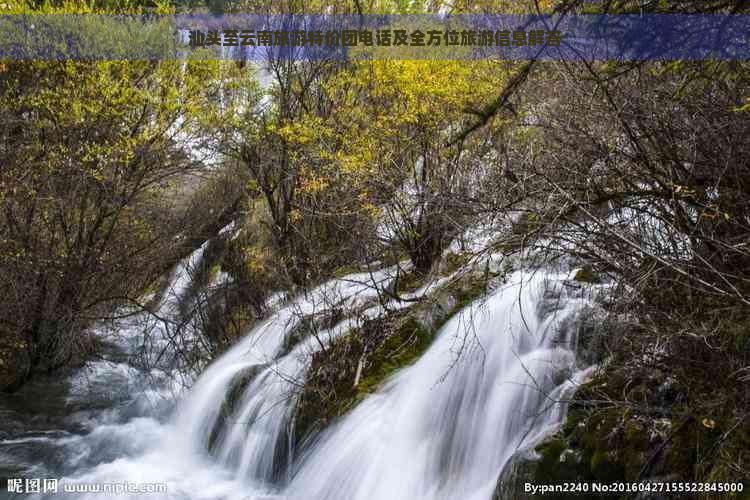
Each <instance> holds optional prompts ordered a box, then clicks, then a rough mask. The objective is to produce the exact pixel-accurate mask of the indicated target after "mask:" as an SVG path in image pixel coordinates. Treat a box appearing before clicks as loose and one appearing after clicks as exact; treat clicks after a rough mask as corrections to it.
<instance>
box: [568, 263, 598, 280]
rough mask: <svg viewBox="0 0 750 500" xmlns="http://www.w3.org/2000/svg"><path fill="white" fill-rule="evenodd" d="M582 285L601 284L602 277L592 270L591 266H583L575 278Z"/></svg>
mask: <svg viewBox="0 0 750 500" xmlns="http://www.w3.org/2000/svg"><path fill="white" fill-rule="evenodd" d="M573 279H574V280H576V281H579V282H581V283H600V282H601V278H600V276H599V275H598V274H597V273H596V272H595V271H594V270H593V268H591V266H583V267H582V268H581V269H579V270H578V271H577V272H576V275H575V277H574V278H573Z"/></svg>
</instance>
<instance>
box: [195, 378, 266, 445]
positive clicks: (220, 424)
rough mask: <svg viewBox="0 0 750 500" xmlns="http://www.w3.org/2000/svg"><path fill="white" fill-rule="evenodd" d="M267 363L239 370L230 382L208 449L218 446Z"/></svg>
mask: <svg viewBox="0 0 750 500" xmlns="http://www.w3.org/2000/svg"><path fill="white" fill-rule="evenodd" d="M266 366H267V365H255V366H251V367H248V368H247V369H245V370H242V371H241V372H239V373H238V374H237V375H235V377H234V378H233V379H232V381H231V382H230V384H229V390H228V391H227V393H226V395H225V396H224V401H222V404H221V408H220V409H219V416H218V418H217V419H216V423H215V424H214V427H213V429H211V433H210V435H209V437H208V449H209V451H213V450H214V448H215V447H216V444H217V442H218V439H219V437H221V436H222V434H223V433H224V432H225V431H226V428H227V425H229V424H230V423H231V422H232V418H233V417H232V416H233V415H234V413H235V410H237V409H238V405H239V403H240V401H241V400H242V395H243V394H244V392H245V389H247V386H248V385H249V384H250V382H251V381H252V380H253V379H254V378H255V376H256V375H258V373H260V372H261V371H262V370H263V369H265V368H266Z"/></svg>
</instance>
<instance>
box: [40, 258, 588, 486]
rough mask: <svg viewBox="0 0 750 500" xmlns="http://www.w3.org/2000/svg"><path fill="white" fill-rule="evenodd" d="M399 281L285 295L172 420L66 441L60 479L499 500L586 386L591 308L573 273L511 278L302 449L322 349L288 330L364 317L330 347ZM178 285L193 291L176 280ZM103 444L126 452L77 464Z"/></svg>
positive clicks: (148, 420) (362, 277)
mask: <svg viewBox="0 0 750 500" xmlns="http://www.w3.org/2000/svg"><path fill="white" fill-rule="evenodd" d="M193 258H194V259H199V258H200V255H194V256H193ZM392 275H393V270H392V269H384V270H381V271H379V272H376V273H360V274H355V275H350V276H346V277H344V278H339V279H335V280H332V281H331V282H328V283H326V284H324V285H321V286H320V287H318V288H316V289H314V290H312V291H310V292H308V293H306V294H304V295H302V296H299V297H296V298H295V299H294V300H291V301H288V302H284V301H283V300H282V299H281V298H280V297H277V300H276V305H275V308H276V311H275V312H274V313H273V314H272V315H271V316H270V317H269V318H267V319H266V320H265V321H262V322H261V323H259V324H258V325H256V326H254V327H253V328H252V329H251V330H250V331H249V332H248V333H247V334H246V335H245V336H244V337H243V339H242V340H240V341H239V342H238V343H237V344H236V345H235V346H233V347H232V348H231V349H230V350H229V351H227V352H226V353H225V354H223V355H222V356H221V357H219V358H218V359H216V360H214V361H213V362H212V363H211V364H209V365H208V366H207V367H206V368H205V370H204V371H203V373H202V374H201V375H200V377H199V378H198V379H197V380H196V381H195V383H194V384H193V386H192V387H191V388H190V390H189V391H187V392H185V393H183V394H182V395H181V397H180V400H179V402H178V404H177V406H176V408H175V409H174V411H172V415H171V417H169V418H167V419H164V418H160V417H158V415H155V416H154V417H149V416H147V415H138V416H137V417H136V418H132V419H129V420H124V421H115V422H113V421H107V422H106V423H104V422H103V424H106V425H102V426H100V427H98V428H95V429H94V430H93V431H92V432H90V433H89V434H86V435H83V436H75V437H70V436H66V437H64V438H62V439H61V443H63V444H65V446H66V447H67V448H66V449H67V452H66V453H68V454H70V453H71V451H70V450H74V451H75V453H77V454H78V456H79V458H78V461H77V462H76V461H75V460H71V466H70V467H69V468H68V472H66V474H67V475H66V478H65V479H63V483H65V482H69V483H83V482H86V483H92V482H117V481H120V482H125V481H127V482H130V483H138V482H140V483H167V485H168V493H167V494H160V495H159V497H160V498H164V499H174V500H177V499H181V500H197V499H209V498H210V499H216V500H218V499H226V500H230V499H231V500H235V499H236V500H253V499H255V500H261V499H263V500H269V499H279V500H281V499H288V500H338V499H341V500H344V499H347V500H349V499H363V500H364V499H368V500H369V499H376V500H381V499H382V500H393V499H395V500H398V499H404V500H406V499H425V500H426V499H430V500H438V499H455V498H466V499H474V498H475V499H478V500H479V499H483V500H488V499H490V498H491V497H492V493H493V491H494V488H495V483H496V480H497V476H498V473H499V471H500V470H501V469H502V467H503V465H504V464H505V463H506V462H507V461H508V459H509V458H510V457H511V455H512V454H513V453H514V452H515V451H516V450H517V449H519V448H520V447H525V446H527V445H529V444H530V443H534V442H535V441H536V440H537V439H539V438H540V436H543V435H544V434H545V433H546V432H547V431H548V430H549V429H551V428H554V426H555V425H557V424H559V423H560V422H561V421H562V418H563V416H564V410H565V405H564V404H558V400H560V399H564V398H565V397H567V395H569V393H570V392H571V389H572V388H574V387H575V386H576V384H577V383H578V381H579V379H580V378H581V376H582V372H581V371H576V370H577V365H576V360H575V355H574V345H575V342H576V328H575V326H576V323H575V320H574V318H575V315H576V311H578V310H579V308H580V306H581V305H582V304H584V303H585V302H587V301H586V300H585V299H584V298H582V297H581V293H580V289H578V288H576V287H570V286H567V285H570V280H568V279H567V275H564V274H558V273H553V272H542V271H536V272H532V271H519V272H515V273H513V274H512V275H511V276H510V277H509V279H508V282H507V283H506V284H505V285H503V286H501V287H499V288H498V289H496V290H495V291H494V292H492V293H490V294H489V295H488V296H486V297H484V298H483V299H482V300H479V301H477V302H476V303H474V304H472V305H470V306H469V307H467V308H465V309H464V310H463V311H461V312H460V313H458V314H456V315H454V317H453V318H452V319H450V320H449V321H448V322H447V323H446V324H445V325H444V326H443V327H442V328H441V330H440V331H439V332H438V333H437V335H436V338H435V340H434V342H433V344H432V346H431V347H430V348H429V349H428V350H427V352H426V353H424V354H423V355H422V357H421V358H420V359H419V360H418V361H416V362H415V363H414V364H413V365H411V366H408V367H405V368H404V369H402V370H400V371H399V372H397V373H396V374H395V375H393V376H392V377H391V379H390V380H388V381H387V382H386V383H385V384H384V386H383V387H382V388H381V389H380V390H378V391H377V392H376V393H374V394H371V395H370V396H368V397H367V398H365V399H364V400H363V401H362V402H361V403H359V404H358V405H357V406H356V407H355V408H354V409H353V410H352V411H350V412H349V413H348V414H347V415H345V416H344V417H342V418H341V419H340V420H339V421H338V422H335V423H334V424H333V425H331V426H330V427H329V428H328V429H326V430H325V431H324V432H322V433H321V434H320V435H318V436H316V437H315V438H314V439H312V440H310V441H307V442H306V443H305V444H304V446H302V448H301V449H297V450H293V449H291V446H290V443H291V442H292V440H291V433H292V431H293V429H292V428H291V422H292V420H293V419H292V416H293V412H294V405H295V397H294V396H295V391H296V389H297V388H298V386H299V384H302V383H304V379H305V375H306V371H307V368H308V366H309V362H310V354H311V353H312V352H314V351H315V350H316V349H318V348H319V345H320V341H321V338H316V337H315V336H310V337H308V338H302V339H298V341H297V342H296V344H290V342H289V339H290V335H291V334H292V333H293V332H294V331H295V328H296V327H297V326H298V325H299V323H300V321H301V319H302V318H306V317H311V316H312V315H314V314H316V313H320V312H321V311H325V310H330V309H332V308H334V309H335V308H340V309H343V310H350V311H351V310H354V309H356V310H357V311H358V314H357V315H355V316H352V317H349V318H348V319H344V320H342V321H340V322H338V323H337V324H335V325H334V326H331V327H329V328H327V329H324V330H322V331H320V332H318V337H322V341H323V342H327V341H330V340H331V339H333V338H335V337H337V336H340V335H346V334H347V333H348V332H349V331H351V329H352V328H354V327H356V326H358V325H359V324H360V321H362V318H374V317H377V316H379V315H382V314H383V313H384V309H385V308H384V304H383V303H382V297H381V296H380V291H381V290H382V289H383V288H384V287H387V286H388V285H389V283H390V281H391V279H392ZM447 280H448V278H444V279H442V280H439V281H438V282H436V283H433V284H431V285H429V286H426V287H424V288H421V289H419V290H417V291H415V292H413V293H412V294H408V295H406V298H416V297H419V296H422V295H427V294H429V293H431V291H432V290H433V289H435V288H437V287H440V286H442V285H443V284H444V283H445V282H446V281H447ZM175 285H178V286H175ZM172 287H173V288H174V289H177V291H178V292H180V293H179V294H180V295H181V294H182V293H183V292H184V291H185V290H186V289H187V288H186V287H187V284H186V283H183V282H182V278H180V274H179V272H178V273H177V274H176V275H175V281H174V283H173V285H172ZM576 290H578V291H577V292H576ZM410 304H412V302H408V301H407V302H396V301H394V300H391V301H390V303H386V304H385V306H386V307H387V308H388V309H394V308H403V307H408V306H409V305H410ZM164 307H172V306H169V305H167V304H166V303H165V305H164ZM105 446H106V447H109V448H110V449H112V450H115V451H114V452H113V453H109V454H107V455H106V457H107V458H106V459H104V460H98V461H97V460H95V459H87V460H80V456H82V455H83V454H85V453H87V452H89V451H91V450H92V449H94V448H96V447H99V448H102V447H105ZM112 455H115V457H114V458H112ZM62 497H63V498H81V499H82V498H84V497H85V498H92V496H91V495H90V494H89V495H85V496H84V495H78V496H76V494H74V493H69V494H65V495H62ZM53 498H60V496H59V495H57V496H50V497H49V499H50V500H52V499H53ZM125 498H130V499H136V498H139V499H140V498H142V499H146V498H149V499H153V498H154V496H153V495H149V494H145V495H142V496H138V495H131V496H126V497H125Z"/></svg>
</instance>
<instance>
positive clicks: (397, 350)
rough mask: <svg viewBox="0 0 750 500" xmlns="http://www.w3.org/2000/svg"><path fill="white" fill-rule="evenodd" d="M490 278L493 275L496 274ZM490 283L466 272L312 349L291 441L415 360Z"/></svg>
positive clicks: (480, 275)
mask: <svg viewBox="0 0 750 500" xmlns="http://www.w3.org/2000/svg"><path fill="white" fill-rule="evenodd" d="M490 277H491V278H492V277H494V279H497V278H498V277H499V273H493V274H492V275H491V276H490ZM489 285H490V281H489V280H488V278H487V273H466V274H465V275H463V276H461V277H460V278H459V279H458V280H457V281H455V282H454V283H452V284H451V285H449V286H447V287H444V288H443V289H440V290H438V291H436V292H434V293H433V294H431V295H430V297H428V298H425V299H423V300H422V301H420V302H419V303H418V304H416V305H414V306H412V307H411V308H409V309H406V310H399V311H394V312H390V313H388V314H385V315H384V316H382V317H378V318H375V319H370V320H367V321H365V322H364V323H363V324H362V326H361V327H360V328H357V329H356V330H355V331H353V332H350V333H349V334H348V335H346V336H343V337H339V338H338V339H336V340H334V341H333V342H332V343H331V344H330V345H329V346H327V347H326V348H325V349H324V350H321V351H319V352H316V353H314V354H313V359H312V363H311V367H310V369H309V371H308V376H307V381H306V383H305V386H304V387H303V388H302V391H301V393H300V394H299V397H298V403H297V407H296V411H295V424H294V429H295V440H296V441H297V442H298V443H299V442H300V441H302V440H303V439H305V438H306V437H307V436H310V435H312V434H314V433H315V432H316V431H318V430H320V429H322V428H324V427H325V426H326V425H328V424H329V423H330V421H331V420H332V419H335V418H337V417H339V416H341V415H343V414H344V413H346V412H347V411H349V410H350V409H351V408H352V407H353V406H354V405H356V404H357V403H358V402H359V401H361V400H362V399H364V398H365V397H366V396H367V395H368V394H370V393H372V392H373V391H375V390H377V389H378V388H379V387H380V386H381V385H382V384H383V382H384V381H386V380H387V379H388V378H389V377H390V376H392V375H393V374H394V373H395V372H396V371H398V370H399V369H401V368H403V367H405V366H408V365H409V364H411V363H413V362H414V361H416V360H417V359H418V358H419V356H421V355H422V354H423V353H424V352H425V351H426V350H427V348H428V347H429V346H430V344H431V343H432V340H433V339H434V337H435V334H436V333H437V331H438V330H439V329H440V328H441V327H442V326H443V325H444V324H445V322H446V321H448V320H449V319H450V317H451V316H452V315H454V314H455V313H456V312H458V311H460V310H461V309H462V308H463V307H465V306H466V305H468V304H469V303H471V302H472V301H473V300H476V299H478V298H480V297H481V296H482V295H484V294H485V293H486V292H487V290H488V288H489Z"/></svg>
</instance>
